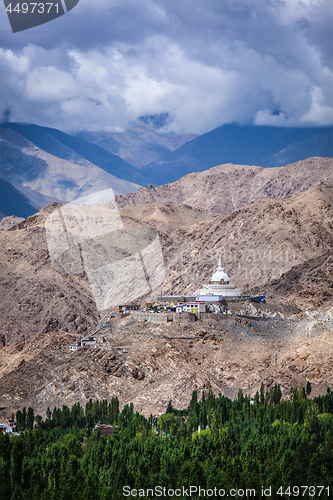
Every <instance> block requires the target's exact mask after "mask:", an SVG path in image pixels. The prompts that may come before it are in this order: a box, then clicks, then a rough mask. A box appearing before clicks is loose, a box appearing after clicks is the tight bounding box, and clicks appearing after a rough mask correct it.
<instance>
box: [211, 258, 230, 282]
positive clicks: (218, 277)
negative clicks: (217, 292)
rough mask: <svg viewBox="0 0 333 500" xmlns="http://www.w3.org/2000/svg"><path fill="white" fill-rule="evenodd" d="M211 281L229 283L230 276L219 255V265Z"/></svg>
mask: <svg viewBox="0 0 333 500" xmlns="http://www.w3.org/2000/svg"><path fill="white" fill-rule="evenodd" d="M211 283H229V276H228V275H227V273H225V272H224V268H223V267H222V259H221V257H219V263H218V267H217V268H216V272H215V273H214V274H213V276H212V279H211Z"/></svg>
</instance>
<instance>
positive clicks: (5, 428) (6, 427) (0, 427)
mask: <svg viewBox="0 0 333 500" xmlns="http://www.w3.org/2000/svg"><path fill="white" fill-rule="evenodd" d="M0 432H3V433H4V434H7V433H9V432H16V425H15V422H14V421H13V420H9V422H8V424H0Z"/></svg>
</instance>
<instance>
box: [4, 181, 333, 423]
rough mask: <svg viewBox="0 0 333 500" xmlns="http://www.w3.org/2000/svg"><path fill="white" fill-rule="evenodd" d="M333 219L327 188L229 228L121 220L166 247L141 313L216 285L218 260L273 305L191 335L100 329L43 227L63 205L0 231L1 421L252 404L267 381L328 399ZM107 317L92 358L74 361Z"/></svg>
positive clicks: (255, 205)
mask: <svg viewBox="0 0 333 500" xmlns="http://www.w3.org/2000/svg"><path fill="white" fill-rule="evenodd" d="M332 205H333V186H332V185H324V184H322V183H320V184H317V185H315V186H313V187H311V188H310V189H308V190H307V191H305V192H302V193H299V194H297V195H293V196H287V197H285V198H279V199H272V198H266V199H261V200H257V201H254V202H252V203H250V204H249V205H247V206H246V207H244V208H241V209H239V210H236V211H234V212H232V213H228V214H214V213H212V212H211V211H205V210H202V209H199V208H192V207H189V206H186V205H173V204H161V203H153V204H146V205H142V206H140V207H135V206H132V207H131V206H127V207H124V208H122V209H121V211H120V213H121V216H122V220H123V223H124V225H125V226H126V227H129V226H138V225H146V226H148V227H152V228H155V229H156V230H157V231H158V232H159V235H160V241H161V243H162V248H163V255H164V263H165V268H166V278H165V281H164V283H163V285H162V286H161V287H160V288H158V289H156V290H154V291H153V292H152V293H151V295H150V297H149V296H148V297H145V298H143V301H145V300H154V297H155V296H156V294H157V293H160V292H161V291H162V292H164V293H190V292H193V291H194V290H196V289H197V288H199V286H201V285H202V284H203V283H205V282H207V281H209V280H210V276H211V274H212V272H213V270H214V268H215V266H216V259H217V256H218V255H221V256H222V258H223V260H224V265H225V268H226V271H227V272H228V274H229V276H230V277H231V280H232V281H233V282H235V284H237V285H238V286H240V287H241V288H242V289H243V290H250V289H255V287H257V290H258V291H266V293H268V294H269V295H270V296H272V297H273V299H268V300H267V303H266V304H254V303H252V302H250V301H248V302H243V303H240V304H236V303H233V304H231V305H230V309H231V311H232V312H233V314H231V315H230V316H229V315H228V316H222V317H217V316H216V317H213V318H209V317H207V318H206V320H200V321H197V322H196V323H193V324H192V323H190V324H188V325H178V324H176V323H166V324H163V325H153V324H150V323H148V324H147V323H146V324H145V323H143V322H138V321H136V320H135V319H133V318H132V317H128V318H125V319H123V320H120V319H119V318H118V315H117V314H115V315H114V313H113V312H112V311H105V312H104V313H103V314H102V318H101V315H100V314H99V313H98V311H97V310H96V306H95V303H94V301H93V297H92V294H91V290H90V286H89V283H88V280H87V278H86V276H85V275H84V274H82V275H72V276H69V275H66V274H59V273H57V272H56V271H55V270H54V269H53V268H52V266H51V261H50V257H49V254H48V251H47V245H46V237H45V227H44V224H45V219H46V218H47V216H48V215H49V213H51V212H52V211H53V210H54V209H56V208H57V206H58V205H56V204H53V205H52V204H51V205H49V206H48V207H46V208H44V209H43V210H41V211H40V212H39V213H38V214H37V215H35V216H32V217H29V218H28V219H26V220H24V221H21V222H19V223H18V224H17V225H15V226H14V227H12V228H11V229H9V230H7V231H0V241H1V244H0V266H1V267H0V275H1V296H2V297H3V300H2V301H1V305H0V313H1V318H2V322H1V324H0V345H2V346H3V347H1V348H0V367H1V368H0V407H1V408H3V411H2V412H1V413H0V416H4V415H9V416H10V413H11V411H13V410H16V409H17V408H18V407H21V406H22V405H23V404H25V405H33V406H34V407H35V410H36V411H38V412H41V413H43V412H45V410H46V408H47V406H53V405H62V404H64V403H66V404H72V403H73V402H75V401H77V400H79V401H81V402H82V403H84V402H85V401H86V400H87V399H89V398H90V397H103V398H104V397H107V398H110V397H112V396H113V395H117V396H118V397H119V399H120V401H121V403H122V404H125V403H126V402H129V401H133V403H134V404H135V409H137V410H140V411H143V412H144V413H146V414H147V413H148V414H149V413H150V412H153V413H156V412H158V411H163V410H165V408H166V405H167V402H168V400H169V399H172V400H173V401H174V404H175V406H176V407H182V406H184V405H186V404H187V403H188V401H189V398H190V395H191V392H192V390H193V389H200V390H208V389H209V388H212V389H213V390H214V392H216V393H218V392H222V393H223V394H226V395H228V396H231V397H233V396H236V394H237V390H238V388H239V387H242V388H243V390H244V391H245V392H248V393H250V394H253V393H254V392H255V391H256V390H257V389H258V388H259V386H260V384H261V381H263V382H264V383H265V385H266V386H267V387H269V386H271V385H272V384H273V383H280V384H281V385H282V387H283V389H284V393H285V395H288V393H289V388H290V386H292V385H300V384H305V383H306V381H307V380H310V381H311V383H312V384H313V387H314V393H319V392H322V391H325V390H326V387H327V386H329V385H330V386H332V383H333V372H332V359H333V350H332V349H333V325H332V312H333V310H332V306H333V304H332V293H331V291H332V282H333V275H332V273H331V267H330V263H331V259H332V257H331V255H332V254H331V250H332V246H333V220H332V219H333V218H332V215H333V211H332ZM277 299H278V300H277ZM288 303H289V305H288ZM110 313H111V315H112V314H113V315H114V316H115V317H114V318H111V320H110V322H109V323H108V324H107V326H106V327H105V328H103V329H102V330H100V332H99V333H98V337H99V342H100V343H98V348H96V349H95V348H94V347H91V348H83V349H81V350H79V351H77V352H70V351H69V344H70V343H71V342H72V341H73V340H74V339H75V338H77V337H80V336H81V335H83V334H85V333H88V332H92V331H93V328H94V327H95V326H96V325H97V324H99V323H100V322H101V321H104V320H105V319H106V318H107V317H108V316H109V315H110ZM103 318H104V319H103ZM123 349H126V353H124V352H123Z"/></svg>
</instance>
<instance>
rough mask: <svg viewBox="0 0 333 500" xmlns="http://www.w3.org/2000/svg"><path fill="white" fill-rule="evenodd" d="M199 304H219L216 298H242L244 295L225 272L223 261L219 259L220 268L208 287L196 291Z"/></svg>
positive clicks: (204, 286)
mask: <svg viewBox="0 0 333 500" xmlns="http://www.w3.org/2000/svg"><path fill="white" fill-rule="evenodd" d="M193 295H195V296H196V297H197V299H196V300H197V301H199V302H219V301H220V300H217V298H216V297H221V300H223V299H226V298H229V297H240V296H241V295H242V293H241V291H240V289H239V288H236V286H235V285H232V284H231V283H230V280H229V276H228V275H227V274H226V273H225V272H224V268H223V267H222V259H221V257H219V260H218V267H217V268H216V272H215V273H214V274H213V276H212V278H211V281H210V283H209V284H208V285H202V288H200V289H199V290H196V291H195V292H194V294H193Z"/></svg>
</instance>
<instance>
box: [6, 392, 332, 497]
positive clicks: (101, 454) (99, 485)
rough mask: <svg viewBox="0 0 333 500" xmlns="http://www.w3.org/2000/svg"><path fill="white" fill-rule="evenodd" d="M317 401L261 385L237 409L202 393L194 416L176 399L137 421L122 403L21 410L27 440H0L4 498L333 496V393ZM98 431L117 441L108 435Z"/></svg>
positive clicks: (20, 422)
mask: <svg viewBox="0 0 333 500" xmlns="http://www.w3.org/2000/svg"><path fill="white" fill-rule="evenodd" d="M310 393H311V386H310V384H308V385H307V387H306V388H300V389H292V390H291V397H290V400H284V399H282V398H281V396H282V394H281V389H280V387H279V386H278V385H275V386H274V387H273V388H272V389H271V390H269V391H267V392H266V393H265V391H264V387H263V385H262V387H261V390H260V392H259V393H257V394H256V396H255V398H254V401H252V402H251V401H250V398H249V396H244V395H243V393H242V391H241V390H239V392H238V397H237V398H236V399H235V400H233V401H232V400H230V399H228V398H226V397H224V396H221V395H219V396H218V397H217V396H215V395H214V394H213V393H212V392H209V393H208V394H205V393H204V392H203V393H202V394H200V395H199V394H198V393H197V391H194V392H193V394H192V399H191V402H190V405H189V406H188V408H186V409H183V410H176V409H174V408H173V407H172V402H171V401H170V402H169V404H168V407H167V408H166V413H165V414H163V415H161V416H160V417H158V418H155V417H153V416H152V415H151V416H150V417H149V418H145V417H144V416H143V415H140V414H139V413H138V412H136V413H134V411H133V405H132V404H131V405H126V406H125V407H124V408H123V409H122V411H120V410H119V402H118V399H117V398H112V400H111V401H110V402H108V401H106V400H103V401H98V400H96V401H92V400H90V401H89V402H88V403H87V404H86V405H85V408H82V407H81V406H80V404H79V403H76V404H74V406H73V407H72V408H68V407H67V406H63V407H62V408H54V409H53V410H52V411H51V410H50V409H48V410H47V414H46V418H45V420H43V419H42V418H41V417H40V416H38V415H37V416H35V415H34V411H33V409H32V408H28V410H26V408H23V409H22V411H20V410H19V411H18V412H17V413H16V416H15V420H16V422H17V426H18V430H19V431H20V435H19V436H12V437H9V436H8V434H6V435H0V499H1V500H28V499H29V500H30V499H31V500H34V499H36V500H37V499H38V500H95V499H96V500H99V499H101V500H117V499H124V498H125V496H124V492H123V487H124V486H128V490H129V489H130V490H136V491H135V493H137V497H139V496H140V498H145V496H143V495H144V494H145V492H146V490H147V489H154V488H155V487H156V486H160V487H163V488H166V490H165V491H167V492H168V490H170V491H169V493H170V492H171V493H172V491H176V490H177V488H178V489H179V490H178V492H179V491H181V492H182V493H183V492H184V489H185V492H186V488H188V487H190V486H193V485H197V486H200V487H201V488H207V490H208V489H214V488H217V490H219V489H220V490H221V489H224V490H225V491H226V492H227V493H228V491H230V489H231V488H234V489H235V491H236V492H237V491H238V492H239V493H240V494H237V493H236V496H235V495H233V498H249V497H248V496H245V493H242V491H243V489H244V490H245V489H250V488H253V489H255V491H256V496H255V497H253V496H252V497H251V498H267V497H265V496H262V494H261V492H262V488H265V487H271V488H272V496H271V497H269V498H295V497H300V498H308V499H309V498H315V499H317V498H323V499H325V498H330V497H331V496H332V494H333V393H331V392H330V390H329V389H328V390H327V394H325V395H323V396H319V397H315V398H313V399H312V398H310ZM251 403H252V404H251ZM96 423H109V424H112V425H113V426H114V428H116V426H117V433H114V434H113V435H112V436H108V437H103V436H101V434H100V431H99V430H98V429H96V428H95V427H94V426H95V424H96ZM199 426H200V432H198V427H199ZM84 438H85V439H84ZM305 485H307V486H312V487H318V486H323V487H324V488H323V489H318V488H317V489H316V488H314V489H312V490H311V489H310V488H307V489H306V488H305ZM302 486H303V487H304V488H303V489H301V487H302ZM281 487H282V488H281ZM289 487H290V488H289ZM279 488H280V489H279ZM293 488H294V489H293ZM295 488H296V489H295ZM297 488H299V489H298V490H297ZM140 490H145V491H140ZM297 491H298V494H296V493H297ZM281 492H282V493H283V494H280V493H281ZM227 493H226V495H227ZM201 497H202V498H204V496H199V495H195V496H192V498H201ZM129 498H134V496H130V497H129ZM149 498H157V496H155V497H154V496H149ZM167 498H189V497H188V496H187V494H185V493H184V494H182V495H181V496H180V495H179V494H178V495H177V494H175V496H173V495H172V494H169V495H168V496H167Z"/></svg>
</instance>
